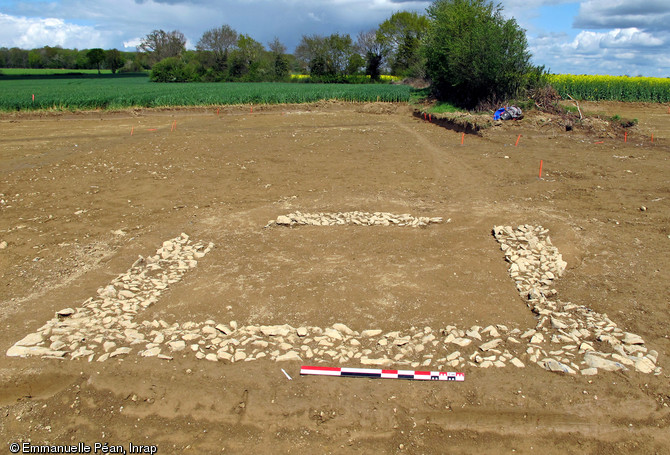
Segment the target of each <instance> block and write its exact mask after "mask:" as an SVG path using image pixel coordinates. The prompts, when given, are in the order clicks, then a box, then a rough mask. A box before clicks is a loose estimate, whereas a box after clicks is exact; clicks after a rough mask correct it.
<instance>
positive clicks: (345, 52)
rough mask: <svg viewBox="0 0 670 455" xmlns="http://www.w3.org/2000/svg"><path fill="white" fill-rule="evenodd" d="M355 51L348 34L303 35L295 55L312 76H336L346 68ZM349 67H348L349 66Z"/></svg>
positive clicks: (341, 73)
mask: <svg viewBox="0 0 670 455" xmlns="http://www.w3.org/2000/svg"><path fill="white" fill-rule="evenodd" d="M355 53H356V50H355V48H354V43H353V41H352V40H351V36H349V35H340V34H339V33H334V34H332V35H330V36H326V37H324V36H319V35H311V36H307V35H303V36H302V39H301V41H300V43H299V44H298V46H297V47H296V49H295V56H296V58H297V59H298V60H300V61H301V63H302V65H303V67H304V68H306V69H307V70H308V71H309V73H310V75H312V76H338V75H344V74H347V69H348V67H349V66H350V65H349V64H350V62H351V61H352V56H353V54H355ZM349 69H350V68H349Z"/></svg>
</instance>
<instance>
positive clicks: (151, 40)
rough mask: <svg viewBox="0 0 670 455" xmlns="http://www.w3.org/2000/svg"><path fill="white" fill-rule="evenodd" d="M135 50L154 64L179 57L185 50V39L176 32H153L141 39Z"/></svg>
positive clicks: (180, 33)
mask: <svg viewBox="0 0 670 455" xmlns="http://www.w3.org/2000/svg"><path fill="white" fill-rule="evenodd" d="M137 49H138V50H139V51H141V52H144V53H146V54H147V57H148V58H149V61H150V62H151V63H156V62H160V61H161V60H163V59H164V58H168V57H179V56H180V55H181V53H182V52H184V50H185V49H186V37H185V36H184V34H183V33H182V32H180V31H177V30H173V31H171V32H166V31H164V30H154V31H152V32H151V33H149V34H148V35H147V36H145V37H144V38H143V39H142V42H141V43H140V45H139V46H137Z"/></svg>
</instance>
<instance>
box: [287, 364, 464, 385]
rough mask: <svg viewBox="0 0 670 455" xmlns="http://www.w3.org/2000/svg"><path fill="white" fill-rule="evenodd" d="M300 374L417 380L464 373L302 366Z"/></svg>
mask: <svg viewBox="0 0 670 455" xmlns="http://www.w3.org/2000/svg"><path fill="white" fill-rule="evenodd" d="M300 374H301V375H315V376H341V377H353V378H378V379H412V380H419V381H456V382H463V381H465V373H453V372H448V373H445V372H441V371H414V370H381V369H373V368H334V367H314V366H303V367H301V368H300Z"/></svg>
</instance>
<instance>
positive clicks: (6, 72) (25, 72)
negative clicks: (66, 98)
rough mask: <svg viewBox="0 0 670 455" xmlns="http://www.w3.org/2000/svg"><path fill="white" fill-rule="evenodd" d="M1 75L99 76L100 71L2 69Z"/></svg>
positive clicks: (103, 72)
mask: <svg viewBox="0 0 670 455" xmlns="http://www.w3.org/2000/svg"><path fill="white" fill-rule="evenodd" d="M100 72H101V73H102V74H112V71H111V70H100ZM0 74H4V75H7V76H26V75H27V76H49V75H54V74H98V70H73V69H60V68H0Z"/></svg>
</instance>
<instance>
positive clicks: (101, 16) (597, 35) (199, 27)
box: [0, 0, 670, 77]
mask: <svg viewBox="0 0 670 455" xmlns="http://www.w3.org/2000/svg"><path fill="white" fill-rule="evenodd" d="M501 3H502V5H503V8H504V14H505V15H506V16H508V17H514V18H516V20H517V22H519V24H520V25H521V26H522V27H523V28H524V29H526V30H527V37H528V43H529V47H530V50H531V53H532V54H533V60H534V62H535V63H537V64H541V65H545V66H546V67H547V68H549V69H550V70H551V71H552V72H555V73H572V74H612V75H624V74H627V75H631V76H635V75H644V76H660V77H668V76H670V26H669V25H668V24H670V0H645V1H644V2H640V1H639V0H581V1H570V0H501ZM428 5H430V2H426V1H417V0H322V1H319V0H93V1H92V0H22V1H19V0H0V46H2V47H21V48H24V49H30V48H36V47H42V46H45V45H49V46H62V47H68V48H78V49H86V48H92V47H102V48H105V49H110V48H117V49H120V50H134V46H135V45H136V44H137V43H139V41H140V39H141V38H142V37H143V36H145V35H146V34H148V33H149V32H151V31H152V30H154V29H163V30H166V31H169V30H175V29H176V30H179V31H181V32H183V33H184V34H185V35H186V37H187V38H188V47H194V45H195V43H196V42H197V41H198V39H199V38H200V36H202V33H203V32H204V31H206V30H208V29H211V28H213V27H218V26H220V25H223V24H228V25H230V26H231V27H233V28H234V29H235V30H237V31H238V32H240V33H245V34H248V35H250V36H251V37H253V38H254V39H256V40H258V41H260V42H262V43H264V44H267V43H268V42H269V41H271V40H272V39H273V38H274V37H275V36H276V37H278V38H279V39H280V40H281V41H282V42H283V43H284V44H286V45H287V46H288V48H289V51H292V50H293V48H294V47H295V45H296V44H297V43H298V41H299V40H300V37H301V36H302V35H303V34H314V33H317V34H324V35H325V34H330V33H335V32H338V33H349V34H351V35H352V37H355V36H356V34H357V33H358V32H360V31H365V30H370V29H373V28H375V27H376V26H377V25H379V23H381V22H382V21H384V20H385V19H386V18H388V17H389V16H390V15H391V14H393V12H395V11H400V10H410V11H418V12H424V11H425V9H426V7H427V6H428Z"/></svg>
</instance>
